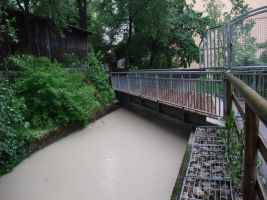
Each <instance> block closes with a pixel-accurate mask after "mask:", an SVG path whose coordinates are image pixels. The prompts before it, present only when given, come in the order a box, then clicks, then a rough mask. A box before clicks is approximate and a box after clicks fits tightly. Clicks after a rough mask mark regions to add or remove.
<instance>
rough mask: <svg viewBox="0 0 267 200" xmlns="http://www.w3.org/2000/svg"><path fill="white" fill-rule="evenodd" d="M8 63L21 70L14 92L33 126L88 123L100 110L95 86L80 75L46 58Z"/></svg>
mask: <svg viewBox="0 0 267 200" xmlns="http://www.w3.org/2000/svg"><path fill="white" fill-rule="evenodd" d="M9 61H10V62H11V61H12V62H13V66H14V65H15V66H16V67H13V68H19V72H18V75H17V77H16V80H15V90H16V93H17V95H18V96H20V97H23V98H24V100H25V104H26V106H27V112H26V113H25V117H26V119H27V120H28V121H30V122H31V124H32V126H33V127H35V128H36V127H50V126H55V125H56V126H58V125H65V124H68V123H70V122H73V121H81V122H83V123H84V124H85V123H86V122H87V121H88V117H89V116H92V115H94V113H95V112H96V111H97V110H98V109H99V107H100V105H99V103H98V102H97V100H96V98H95V95H94V93H95V89H94V87H93V86H92V85H91V86H89V85H85V84H84V83H83V76H82V75H81V74H78V73H76V72H70V71H67V70H65V69H63V68H62V67H61V66H60V64H58V63H57V62H51V61H50V60H48V59H47V58H36V57H32V56H17V57H11V58H9ZM10 62H9V63H10ZM9 65H10V64H9Z"/></svg>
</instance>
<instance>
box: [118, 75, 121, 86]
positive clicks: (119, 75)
mask: <svg viewBox="0 0 267 200" xmlns="http://www.w3.org/2000/svg"><path fill="white" fill-rule="evenodd" d="M118 84H119V88H118V89H119V90H120V89H121V85H120V75H119V74H118Z"/></svg>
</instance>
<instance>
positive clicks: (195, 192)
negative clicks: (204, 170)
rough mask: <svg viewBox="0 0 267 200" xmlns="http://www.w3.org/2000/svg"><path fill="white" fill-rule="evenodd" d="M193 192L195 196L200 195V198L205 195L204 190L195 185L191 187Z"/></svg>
mask: <svg viewBox="0 0 267 200" xmlns="http://www.w3.org/2000/svg"><path fill="white" fill-rule="evenodd" d="M193 194H194V196H195V197H200V198H203V197H204V195H205V193H204V191H202V190H201V188H200V187H195V188H194V189H193Z"/></svg>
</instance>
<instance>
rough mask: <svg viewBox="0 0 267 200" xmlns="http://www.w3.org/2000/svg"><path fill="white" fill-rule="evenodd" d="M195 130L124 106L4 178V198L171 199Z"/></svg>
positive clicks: (0, 192) (1, 181) (1, 180)
mask: <svg viewBox="0 0 267 200" xmlns="http://www.w3.org/2000/svg"><path fill="white" fill-rule="evenodd" d="M190 130H191V127H190V126H189V125H187V124H182V123H179V122H177V121H176V120H174V119H170V118H168V117H164V116H162V115H159V114H157V113H155V112H152V111H148V110H145V109H142V108H139V107H136V106H133V105H131V106H129V105H128V106H127V107H124V108H119V109H117V110H116V111H114V112H112V113H110V114H108V115H106V116H105V117H103V118H101V119H99V120H97V121H96V122H94V123H92V124H90V125H89V126H87V127H86V128H84V129H83V130H81V131H77V132H75V133H73V134H71V135H69V136H67V137H65V138H63V139H61V140H59V141H57V142H55V143H53V144H51V145H49V146H48V147H46V148H44V149H42V150H40V151H38V152H36V153H34V154H33V155H32V156H30V157H29V158H28V159H26V160H24V161H23V162H22V163H21V164H19V165H18V166H17V167H16V168H15V169H14V170H13V171H12V172H11V173H9V174H7V175H4V176H2V177H1V178H0V199H1V200H48V199H49V200H74V199H76V200H83V199H84V200H88V199H90V200H106V199H109V200H126V199H127V200H165V199H166V200H168V199H170V196H171V193H172V189H173V186H174V184H175V181H176V177H177V175H178V172H179V167H180V164H181V162H182V158H183V155H184V152H185V149H186V145H187V142H188V139H189V134H190Z"/></svg>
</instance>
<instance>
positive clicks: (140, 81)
mask: <svg viewBox="0 0 267 200" xmlns="http://www.w3.org/2000/svg"><path fill="white" fill-rule="evenodd" d="M139 92H140V96H142V79H141V74H140V75H139Z"/></svg>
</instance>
